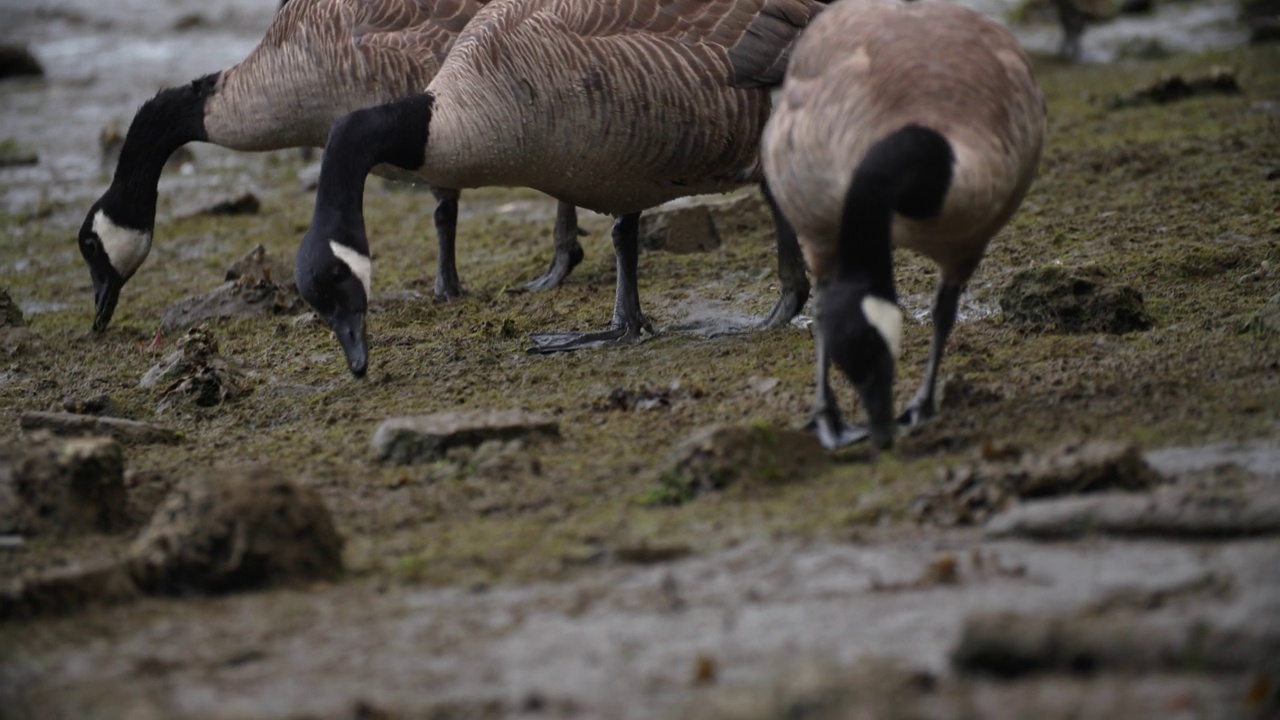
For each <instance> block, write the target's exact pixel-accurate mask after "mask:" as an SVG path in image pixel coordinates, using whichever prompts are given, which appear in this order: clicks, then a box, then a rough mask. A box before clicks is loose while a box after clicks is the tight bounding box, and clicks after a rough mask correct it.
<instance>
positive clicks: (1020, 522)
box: [985, 483, 1280, 540]
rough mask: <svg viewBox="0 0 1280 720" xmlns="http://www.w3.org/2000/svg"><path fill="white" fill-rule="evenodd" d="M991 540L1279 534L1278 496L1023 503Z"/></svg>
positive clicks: (1260, 487) (997, 525)
mask: <svg viewBox="0 0 1280 720" xmlns="http://www.w3.org/2000/svg"><path fill="white" fill-rule="evenodd" d="M985 531H986V534H987V535H988V536H990V537H1008V536H1018V537H1029V538H1036V539H1041V540H1047V539H1066V538H1078V537H1084V536H1087V535H1092V534H1103V535H1122V536H1159V537H1176V538H1193V539H1202V538H1231V537H1250V536H1257V535H1275V534H1280V490H1277V489H1275V488H1274V487H1270V486H1268V485H1267V484H1264V483H1258V484H1257V485H1255V486H1253V487H1248V488H1245V489H1243V490H1216V491H1212V492H1203V491H1196V490H1186V489H1176V488H1165V489H1162V490H1161V491H1157V492H1155V493H1150V494H1141V495H1133V494H1121V493H1102V494H1097V495H1090V496H1088V497H1078V498H1063V499H1057V500H1046V501H1041V502H1034V503H1027V504H1025V505H1020V506H1018V507H1015V508H1012V509H1010V510H1007V511H1005V512H1002V513H1000V514H998V515H995V516H994V517H992V518H991V519H990V520H988V521H987V524H986V529H985Z"/></svg>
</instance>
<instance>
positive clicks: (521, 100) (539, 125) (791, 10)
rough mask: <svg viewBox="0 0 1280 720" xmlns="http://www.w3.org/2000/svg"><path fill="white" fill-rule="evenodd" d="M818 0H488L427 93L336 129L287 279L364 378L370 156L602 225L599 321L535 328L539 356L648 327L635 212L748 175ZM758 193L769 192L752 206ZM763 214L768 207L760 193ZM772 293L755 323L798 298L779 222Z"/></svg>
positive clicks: (800, 272) (759, 177) (792, 250)
mask: <svg viewBox="0 0 1280 720" xmlns="http://www.w3.org/2000/svg"><path fill="white" fill-rule="evenodd" d="M821 7H822V6H821V5H820V4H818V3H817V2H815V1H814V0H628V1H627V2H601V1H600V0H498V1H497V2H494V3H491V4H489V5H487V6H485V7H484V8H483V9H481V10H480V12H478V13H476V16H475V18H474V19H473V20H472V22H471V24H469V25H468V26H467V28H466V29H465V30H463V32H462V34H461V35H460V36H459V37H458V41H457V42H456V43H455V45H454V48H453V50H452V52H450V54H449V56H448V57H447V58H446V59H445V61H444V63H443V64H442V65H441V67H440V72H439V73H437V74H436V78H435V80H433V81H432V82H431V84H430V85H429V86H428V88H427V91H426V92H425V93H423V94H420V95H415V96H412V97H409V98H405V99H403V100H397V101H394V102H391V103H388V104H385V105H382V106H378V107H373V108H365V109H363V110H359V111H356V112H354V113H352V114H350V115H348V116H347V117H345V118H343V119H341V120H339V121H338V122H337V123H335V124H334V127H333V130H332V131H331V132H330V135H329V144H328V145H327V146H326V148H325V157H324V161H323V164H322V166H321V171H320V185H319V188H318V190H317V193H316V207H315V215H314V217H313V219H312V224H311V227H310V229H309V230H308V231H307V233H306V235H305V237H304V238H303V241H302V245H301V247H300V248H299V250H298V262H297V265H296V273H297V277H296V279H297V282H298V287H299V289H300V290H301V291H302V295H303V297H304V298H306V299H307V301H308V302H310V303H311V304H312V305H313V306H314V307H315V308H316V309H317V310H318V311H319V312H320V313H321V315H323V316H324V317H326V318H327V319H328V320H329V321H330V324H331V326H332V327H334V329H335V331H336V332H337V335H338V338H339V340H341V342H342V345H343V348H344V350H345V351H346V356H347V361H348V365H349V367H350V369H351V371H352V372H353V373H354V374H355V375H357V376H360V375H361V374H363V372H364V370H365V362H366V358H367V354H366V353H367V350H366V346H365V343H364V341H363V337H364V329H363V328H364V322H363V316H364V312H365V306H366V303H367V298H368V289H369V283H368V279H369V278H368V274H369V244H368V240H367V239H366V237H365V227H364V218H363V216H362V214H361V213H362V209H361V208H362V206H361V195H362V189H363V187H364V182H365V180H364V179H365V175H366V173H368V171H369V168H371V167H373V166H375V165H377V164H378V163H390V164H393V165H396V166H398V167H401V168H405V169H407V170H410V171H412V172H414V173H416V174H418V175H421V176H422V177H424V178H427V179H428V181H429V182H432V183H436V184H440V185H445V186H448V187H458V188H469V187H477V186H484V185H511V186H525V187H531V188H534V189H537V190H540V191H542V192H545V193H547V194H548V195H551V196H552V197H554V198H556V199H558V200H560V201H562V202H565V203H570V204H573V205H575V206H578V207H584V208H589V209H591V210H595V211H597V212H601V213H606V214H610V215H613V216H614V217H615V218H616V220H615V223H614V227H613V243H614V251H615V255H616V263H617V288H616V299H615V301H614V313H613V323H612V327H611V329H609V330H607V331H604V332H599V333H557V334H548V335H535V336H534V338H533V339H534V342H535V343H536V344H537V347H536V348H534V350H536V351H542V352H554V351H561V350H573V349H577V348H583V347H590V346H593V345H600V344H608V343H618V342H627V341H633V340H635V339H636V338H638V337H639V336H640V334H641V332H642V331H648V332H652V327H651V325H650V324H649V322H648V320H646V319H645V317H644V315H643V314H642V313H641V311H640V297H639V293H638V290H637V287H636V274H637V273H636V263H637V230H638V224H639V217H640V212H641V211H642V210H645V209H646V208H651V207H654V206H656V205H658V204H660V203H662V202H665V201H667V200H671V199H673V198H677V197H681V196H685V195H696V194H702V193H715V192H724V191H727V190H730V189H732V188H735V187H740V186H742V185H745V184H751V183H762V181H763V179H764V176H763V173H762V170H761V168H760V159H759V140H760V132H761V130H762V129H763V127H764V123H765V121H766V120H767V119H768V116H769V112H770V108H771V99H770V87H771V86H773V85H776V84H778V83H779V82H781V80H782V73H783V70H784V69H785V67H786V62H787V57H788V54H789V52H790V48H791V45H792V43H793V42H794V40H795V38H796V37H797V36H798V35H799V33H800V31H801V30H803V29H804V27H805V26H806V25H807V24H808V22H809V19H810V17H812V16H813V15H814V14H816V13H817V11H818V10H819V9H820V8H821ZM767 195H768V193H767V188H766V196H767ZM771 204H772V201H771ZM774 218H775V221H776V222H777V227H778V260H779V275H780V277H781V280H782V286H783V287H782V296H781V297H780V298H779V301H778V303H777V305H776V306H775V307H774V310H773V312H772V313H771V315H770V317H769V319H768V320H767V321H766V322H767V323H769V324H782V323H785V322H786V321H787V320H789V319H790V318H791V317H792V316H794V315H795V314H796V313H797V312H799V309H800V307H801V306H803V304H804V302H805V300H807V299H808V294H809V283H808V279H807V278H806V277H805V273H804V261H803V258H802V257H801V256H800V251H799V246H798V244H797V243H796V241H795V235H794V233H792V232H791V231H790V228H789V226H788V225H787V223H786V221H785V219H784V218H782V217H781V215H780V213H778V212H777V211H776V208H775V212H774Z"/></svg>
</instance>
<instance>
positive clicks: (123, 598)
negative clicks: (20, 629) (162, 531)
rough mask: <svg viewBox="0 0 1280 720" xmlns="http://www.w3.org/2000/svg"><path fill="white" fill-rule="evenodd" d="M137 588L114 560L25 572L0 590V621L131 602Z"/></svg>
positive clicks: (136, 592) (136, 593)
mask: <svg viewBox="0 0 1280 720" xmlns="http://www.w3.org/2000/svg"><path fill="white" fill-rule="evenodd" d="M137 596H138V588H137V586H136V585H134V584H133V580H132V579H131V578H130V577H129V573H128V572H127V571H126V570H125V568H124V567H123V566H122V565H121V564H120V563H119V562H116V561H114V560H107V561H95V562H91V563H88V564H81V563H74V564H72V565H69V566H66V567H59V568H53V569H51V570H45V571H43V572H38V573H28V574H26V575H24V576H23V577H21V578H18V579H17V580H16V581H14V582H12V583H9V584H8V585H7V586H5V587H2V588H0V621H3V620H8V619H30V618H35V617H39V616H48V615H60V614H63V613H68V612H72V611H75V610H80V609H82V608H85V607H88V606H91V605H109V604H114V603H121V602H127V601H130V600H133V599H134V598H136V597H137Z"/></svg>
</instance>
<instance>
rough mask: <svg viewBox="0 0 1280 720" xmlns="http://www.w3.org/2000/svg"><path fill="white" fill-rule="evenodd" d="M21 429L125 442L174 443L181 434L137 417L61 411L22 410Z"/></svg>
mask: <svg viewBox="0 0 1280 720" xmlns="http://www.w3.org/2000/svg"><path fill="white" fill-rule="evenodd" d="M18 424H19V425H20V426H21V427H22V429H23V430H48V431H49V432H52V433H53V434H55V435H106V436H109V437H112V438H115V439H116V440H119V441H120V442H122V443H124V444H126V445H147V444H151V443H176V442H178V440H180V439H181V436H180V435H179V434H178V433H177V432H176V431H174V430H170V429H169V428H165V427H161V426H159V425H152V424H151V423H145V422H140V421H138V420H126V419H124V418H114V417H104V416H100V415H79V414H76V413H64V412H40V411H35V410H32V411H29V412H24V413H22V415H20V416H19V417H18Z"/></svg>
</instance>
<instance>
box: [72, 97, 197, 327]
mask: <svg viewBox="0 0 1280 720" xmlns="http://www.w3.org/2000/svg"><path fill="white" fill-rule="evenodd" d="M219 76H220V73H213V74H211V75H205V76H204V77H200V78H197V79H195V80H192V81H191V82H190V83H188V84H186V85H180V86H177V87H172V88H167V89H165V90H161V91H160V92H158V93H156V95H155V97H153V98H151V99H150V100H148V101H146V102H145V103H143V104H142V106H141V107H139V108H138V112H137V113H136V114H135V115H134V116H133V122H131V123H130V124H129V131H128V132H127V133H125V138H124V145H123V146H122V147H121V148H120V160H119V161H118V163H117V164H116V171H115V175H114V176H113V177H112V179H111V187H109V188H107V191H106V192H105V193H103V195H102V197H100V198H98V201H97V202H95V203H94V204H93V205H92V206H90V208H89V212H88V214H87V215H85V218H84V223H83V224H81V226H80V235H79V237H78V238H77V243H78V245H79V247H80V255H81V256H82V257H83V258H84V261H85V263H87V264H88V265H89V275H90V277H92V278H93V295H94V302H95V305H96V308H95V311H94V316H93V329H94V330H96V331H102V330H104V329H106V327H107V325H108V324H109V323H110V322H111V316H112V314H114V313H115V309H116V302H117V301H119V299H120V289H121V288H123V287H124V284H125V283H126V282H128V281H129V278H131V277H133V274H134V273H135V272H137V271H138V268H139V267H141V266H142V262H143V261H144V260H146V259H147V255H148V254H149V253H150V252H151V240H152V237H153V234H154V230H155V224H156V198H157V194H158V192H157V188H158V186H159V183H160V173H161V172H162V171H163V170H164V165H165V163H166V162H167V161H168V160H169V156H171V155H173V152H174V151H175V150H177V149H178V148H180V147H182V146H183V145H185V144H187V143H189V142H193V141H207V140H208V139H209V135H208V132H207V131H206V130H205V126H204V112H205V104H206V102H207V101H208V99H209V97H210V96H211V95H212V94H213V93H214V90H215V88H216V87H217V84H218V78H219Z"/></svg>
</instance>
